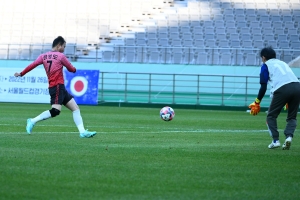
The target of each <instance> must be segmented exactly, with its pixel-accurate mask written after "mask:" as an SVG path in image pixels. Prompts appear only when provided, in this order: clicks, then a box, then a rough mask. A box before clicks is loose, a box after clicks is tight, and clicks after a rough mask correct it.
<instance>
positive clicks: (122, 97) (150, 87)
mask: <svg viewBox="0 0 300 200" xmlns="http://www.w3.org/2000/svg"><path fill="white" fill-rule="evenodd" d="M100 73H101V74H100V76H99V77H100V78H99V87H98V89H99V92H98V101H99V103H100V104H101V103H111V102H115V103H146V104H168V105H170V104H178V105H195V106H198V105H214V106H236V107H244V106H248V104H249V103H251V102H252V101H253V99H255V97H256V95H257V92H258V87H259V77H258V76H237V75H209V74H166V73H165V74H163V73H125V72H118V73H115V72H100ZM266 96H267V94H266ZM269 103H270V98H268V97H265V98H264V100H263V102H262V104H261V105H262V107H267V106H268V105H269Z"/></svg>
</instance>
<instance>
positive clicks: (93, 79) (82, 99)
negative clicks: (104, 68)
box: [64, 70, 99, 105]
mask: <svg viewBox="0 0 300 200" xmlns="http://www.w3.org/2000/svg"><path fill="white" fill-rule="evenodd" d="M64 76H65V86H66V89H67V90H68V92H69V93H70V94H72V95H73V96H74V99H75V101H76V102H77V104H87V105H97V104H98V82H99V70H77V71H76V73H71V72H68V71H67V70H64Z"/></svg>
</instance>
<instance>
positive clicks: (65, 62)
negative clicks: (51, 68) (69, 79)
mask: <svg viewBox="0 0 300 200" xmlns="http://www.w3.org/2000/svg"><path fill="white" fill-rule="evenodd" d="M61 63H62V64H63V66H65V67H66V68H67V70H68V71H69V72H73V73H75V72H76V68H75V67H74V66H73V65H72V64H71V63H70V62H69V60H68V59H67V57H66V56H63V57H62V58H61Z"/></svg>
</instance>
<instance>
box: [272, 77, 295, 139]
mask: <svg viewBox="0 0 300 200" xmlns="http://www.w3.org/2000/svg"><path fill="white" fill-rule="evenodd" d="M299 102H300V83H298V82H293V83H288V84H286V85H283V86H281V87H280V88H278V89H277V90H276V91H275V92H274V94H273V98H272V101H271V105H270V107H269V110H268V115H267V125H268V128H269V131H270V134H271V136H272V138H273V139H274V140H278V139H279V132H278V129H277V117H278V115H279V114H280V111H281V110H282V108H283V107H284V105H285V104H286V103H288V113H287V119H286V122H287V124H286V127H285V130H284V135H285V136H286V137H289V136H291V137H293V135H294V131H295V129H296V126H297V113H298V108H299Z"/></svg>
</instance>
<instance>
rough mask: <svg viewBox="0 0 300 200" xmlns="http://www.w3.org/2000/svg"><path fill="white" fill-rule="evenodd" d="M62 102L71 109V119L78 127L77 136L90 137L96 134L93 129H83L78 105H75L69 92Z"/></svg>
mask: <svg viewBox="0 0 300 200" xmlns="http://www.w3.org/2000/svg"><path fill="white" fill-rule="evenodd" d="M63 104H64V105H65V106H66V107H67V108H68V109H69V110H71V111H72V114H73V120H74V122H75V124H76V126H77V128H78V131H79V136H80V137H82V138H90V137H93V136H94V135H96V132H95V131H88V130H85V128H84V125H83V120H82V117H81V114H80V109H79V106H78V105H77V103H76V101H75V100H74V98H73V96H72V95H70V94H69V93H68V94H66V97H65V101H64V102H63Z"/></svg>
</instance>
